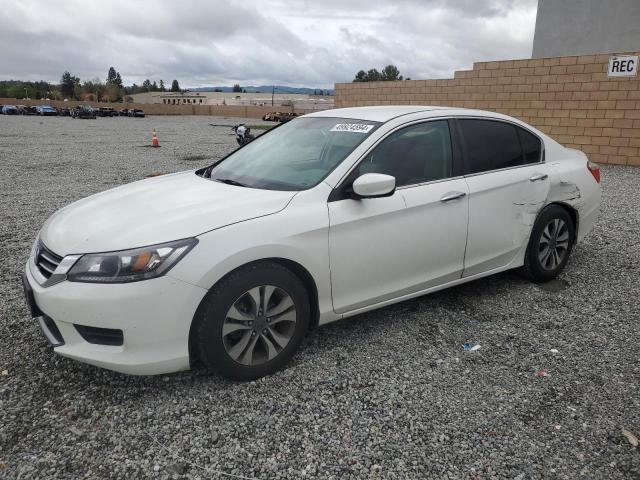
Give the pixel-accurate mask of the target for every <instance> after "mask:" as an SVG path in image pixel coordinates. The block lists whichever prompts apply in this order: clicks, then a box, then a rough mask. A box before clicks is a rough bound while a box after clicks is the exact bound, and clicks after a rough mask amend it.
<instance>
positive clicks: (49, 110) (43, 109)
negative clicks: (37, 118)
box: [36, 105, 58, 117]
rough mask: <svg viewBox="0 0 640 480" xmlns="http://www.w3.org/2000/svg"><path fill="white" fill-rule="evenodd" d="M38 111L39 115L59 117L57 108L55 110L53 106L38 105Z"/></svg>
mask: <svg viewBox="0 0 640 480" xmlns="http://www.w3.org/2000/svg"><path fill="white" fill-rule="evenodd" d="M36 110H37V112H38V115H42V116H46V117H52V116H55V115H58V111H57V110H56V109H55V108H53V107H52V106H51V105H38V106H37V107H36Z"/></svg>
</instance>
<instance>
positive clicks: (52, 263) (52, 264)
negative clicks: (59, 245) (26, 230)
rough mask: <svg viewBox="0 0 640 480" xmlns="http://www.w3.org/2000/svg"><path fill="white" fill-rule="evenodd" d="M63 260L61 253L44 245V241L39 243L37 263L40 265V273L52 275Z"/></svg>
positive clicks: (47, 275)
mask: <svg viewBox="0 0 640 480" xmlns="http://www.w3.org/2000/svg"><path fill="white" fill-rule="evenodd" d="M61 261H62V257H61V256H60V255H56V254H55V253H53V252H52V251H51V250H49V249H48V248H47V247H45V246H44V244H43V243H42V242H40V243H39V244H38V251H37V254H36V265H37V266H38V270H40V273H41V274H42V275H44V277H45V278H49V277H51V275H53V272H55V270H56V268H58V265H59V264H60V262H61Z"/></svg>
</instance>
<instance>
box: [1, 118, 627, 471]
mask: <svg viewBox="0 0 640 480" xmlns="http://www.w3.org/2000/svg"><path fill="white" fill-rule="evenodd" d="M237 121H238V120H237V119H221V118H208V117H148V118H145V119H130V118H100V119H97V120H72V119H69V118H38V117H7V116H1V115H0V200H1V201H0V213H1V217H0V218H1V219H2V220H1V223H0V241H1V243H0V244H1V250H0V251H1V252H2V255H0V267H1V269H0V478H23V479H27V478H28V479H34V478H56V479H67V478H68V479H79V478H92V479H93V478H147V477H149V478H260V479H264V478H301V477H306V478H322V479H325V478H335V479H338V478H339V479H343V478H395V479H407V478H473V479H485V478H510V479H514V478H515V479H519V480H524V479H530V478H563V479H575V478H589V479H591V478H613V479H630V478H640V447H636V448H634V447H633V445H632V443H631V441H632V440H633V437H632V436H629V437H627V436H625V435H624V434H623V429H626V430H627V431H628V432H630V433H629V435H632V434H635V435H636V436H640V389H639V386H640V361H639V357H640V354H639V351H640V350H639V340H640V306H639V305H640V302H639V301H638V297H639V296H640V288H639V287H638V279H639V275H638V273H639V272H640V234H639V232H640V199H639V198H640V197H639V196H638V185H640V169H632V168H625V167H617V168H613V167H610V168H604V169H603V187H604V192H605V193H604V200H603V202H604V203H603V213H602V219H601V221H600V222H599V224H598V226H597V228H596V230H595V231H594V232H593V233H592V234H591V235H590V236H589V237H588V238H587V239H586V241H585V242H584V243H583V244H581V245H579V246H578V248H577V249H576V251H575V252H574V256H573V257H572V260H571V262H570V264H569V266H568V269H567V271H566V272H565V273H564V274H563V275H562V277H561V279H559V280H558V281H556V282H553V283H551V284H547V285H539V286H538V285H533V284H531V283H529V282H527V281H525V280H523V279H522V278H520V277H519V276H518V275H517V274H515V273H506V274H501V275H497V276H494V277H491V278H488V279H485V280H482V281H477V282H473V283H470V284H467V285H464V286H461V287H457V288H454V289H451V290H448V291H444V292H440V293H437V294H434V295H430V296H426V297H423V298H419V299H416V300H412V301H408V302H405V303H401V304H398V305H395V306H392V307H388V308H385V309H383V310H379V311H377V312H372V313H368V314H365V315H361V316H358V317H356V318H353V319H350V320H348V321H344V322H339V323H336V324H332V325H329V326H325V327H321V328H319V329H317V330H316V331H314V332H313V333H312V334H311V335H310V336H309V338H308V339H307V340H306V341H305V343H304V345H303V348H302V351H301V353H300V354H298V355H297V356H296V357H295V359H294V362H293V363H292V364H291V365H290V367H289V368H287V369H286V370H284V371H282V372H280V373H278V374H276V375H273V376H271V377H269V378H265V379H261V380H259V381H256V382H250V383H233V382H229V381H225V380H223V379H221V378H219V377H217V376H214V375H210V374H208V373H207V372H204V371H193V372H184V373H179V374H174V375H167V376H159V377H131V376H125V375H121V374H117V373H113V372H109V371H106V370H100V369H98V368H94V367H91V366H88V365H83V364H81V363H77V362H74V361H71V360H67V359H64V358H61V357H59V356H57V355H54V354H53V353H52V352H51V350H50V349H49V348H48V347H47V346H46V341H45V338H44V336H43V335H42V333H41V332H40V331H39V328H38V326H37V324H36V322H35V321H34V320H33V319H31V318H30V317H29V315H28V313H27V310H26V307H25V304H24V300H23V298H22V291H21V286H20V281H19V275H20V273H21V271H22V268H23V263H24V261H25V260H26V258H27V255H28V252H29V249H30V247H31V244H32V242H33V240H34V238H35V237H36V235H37V232H38V229H39V227H40V225H41V224H42V223H43V222H44V220H45V219H46V218H47V217H48V216H49V215H50V214H51V213H53V212H54V211H55V210H56V209H58V208H60V207H62V206H64V205H66V204H68V203H70V202H72V201H74V200H76V199H79V198H81V197H84V196H86V195H89V194H92V193H95V192H98V191H101V190H105V189H108V188H111V187H114V186H116V185H120V184H122V183H126V182H130V181H133V180H138V179H140V178H143V177H145V176H146V175H148V174H150V173H152V172H173V171H178V170H185V169H192V168H196V167H199V166H202V165H206V164H208V163H210V161H211V159H215V158H219V157H220V156H221V155H223V154H225V153H226V152H228V151H230V150H231V149H233V148H234V146H235V141H234V138H233V136H232V135H231V130H230V127H231V125H232V124H234V123H236V122H237ZM247 122H248V123H252V124H254V123H256V122H255V120H253V121H247ZM210 124H226V125H228V126H227V127H214V126H211V125H210ZM154 127H155V128H156V129H157V130H158V136H159V139H160V144H161V146H162V147H161V148H160V149H151V148H148V147H147V146H146V145H148V144H150V141H151V129H152V128H154ZM466 342H473V343H478V344H480V345H481V349H480V350H478V351H475V352H468V351H464V350H463V348H462V345H463V344H464V343H466ZM540 369H544V370H545V371H546V372H547V373H548V376H546V377H539V376H536V372H537V371H538V370H540Z"/></svg>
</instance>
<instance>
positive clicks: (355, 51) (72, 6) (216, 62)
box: [0, 0, 537, 88]
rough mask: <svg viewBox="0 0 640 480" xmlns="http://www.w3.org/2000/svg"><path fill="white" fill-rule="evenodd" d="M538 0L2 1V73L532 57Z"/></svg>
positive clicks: (297, 74)
mask: <svg viewBox="0 0 640 480" xmlns="http://www.w3.org/2000/svg"><path fill="white" fill-rule="evenodd" d="M536 8H537V0H392V1H390V0H322V1H318V0H315V1H309V0H268V1H265V0H263V1H258V0H242V1H235V2H231V1H226V0H171V1H168V0H107V1H103V0H92V1H86V0H63V1H53V0H2V7H1V8H0V25H1V26H2V27H1V28H0V46H1V48H0V79H3V80H8V79H15V80H46V81H51V82H59V81H60V77H61V75H62V73H63V72H64V71H65V70H68V71H70V72H71V73H72V74H74V75H76V76H78V77H80V79H81V80H93V79H96V78H99V79H101V80H103V81H104V79H105V78H106V75H107V70H108V69H109V67H110V66H114V67H115V68H116V70H117V71H119V72H120V74H121V75H122V78H123V81H124V83H125V84H126V85H130V84H132V83H134V82H135V83H137V84H141V83H142V81H143V80H144V79H146V78H149V79H151V80H152V81H153V80H157V81H159V80H160V79H163V80H164V82H165V84H166V85H168V86H169V85H170V84H171V80H173V79H178V81H179V82H180V86H181V87H182V88H185V87H203V86H221V85H233V84H235V83H239V84H241V85H243V86H248V85H272V84H276V85H291V86H306V87H311V88H331V87H332V86H333V84H334V82H345V81H346V82H349V81H351V80H353V77H354V76H355V73H356V72H357V71H358V70H361V69H362V70H368V69H370V68H377V69H378V70H380V69H382V67H384V66H385V65H388V64H394V65H396V66H397V67H398V68H399V69H400V73H401V74H403V75H404V76H405V77H411V78H412V79H426V78H450V77H452V76H453V72H454V71H455V70H461V69H469V68H471V67H472V65H473V62H478V61H488V60H503V59H515V58H529V57H530V56H531V48H532V44H533V32H534V28H535V17H536Z"/></svg>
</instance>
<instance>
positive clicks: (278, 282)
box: [196, 262, 310, 380]
mask: <svg viewBox="0 0 640 480" xmlns="http://www.w3.org/2000/svg"><path fill="white" fill-rule="evenodd" d="M309 317H310V307H309V297H308V295H307V291H306V289H305V288H304V286H303V285H302V283H301V282H300V280H299V279H298V277H296V275H294V274H293V273H292V272H291V271H289V270H287V269H286V268H284V267H282V266H281V265H279V264H276V263H271V262H268V263H260V264H254V265H248V266H246V267H242V268H240V269H238V270H236V271H235V272H233V273H231V274H229V275H228V276H227V277H225V278H224V279H222V280H221V281H220V282H219V283H218V284H217V285H216V286H215V287H214V288H213V289H211V290H210V292H209V293H208V294H207V296H206V297H205V299H204V301H203V305H202V308H200V312H199V314H198V317H197V319H196V321H197V324H196V335H197V348H198V356H199V358H200V360H201V361H202V362H203V363H204V365H205V366H206V367H207V368H209V369H211V370H213V371H216V372H218V373H219V374H221V375H222V376H224V377H227V378H231V379H234V380H252V379H255V378H259V377H262V376H264V375H269V374H270V373H273V372H275V371H276V370H278V369H280V368H282V367H283V366H284V365H285V364H286V363H287V362H288V361H289V360H290V359H291V357H293V355H294V353H295V352H296V350H297V349H298V347H299V345H300V342H301V341H302V338H303V336H304V334H305V332H306V331H307V328H308V325H309Z"/></svg>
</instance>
